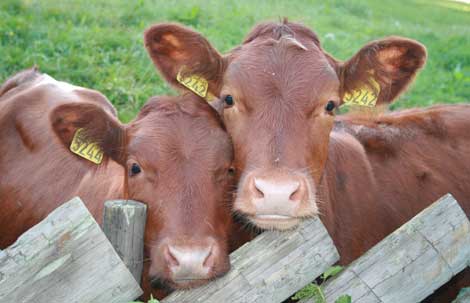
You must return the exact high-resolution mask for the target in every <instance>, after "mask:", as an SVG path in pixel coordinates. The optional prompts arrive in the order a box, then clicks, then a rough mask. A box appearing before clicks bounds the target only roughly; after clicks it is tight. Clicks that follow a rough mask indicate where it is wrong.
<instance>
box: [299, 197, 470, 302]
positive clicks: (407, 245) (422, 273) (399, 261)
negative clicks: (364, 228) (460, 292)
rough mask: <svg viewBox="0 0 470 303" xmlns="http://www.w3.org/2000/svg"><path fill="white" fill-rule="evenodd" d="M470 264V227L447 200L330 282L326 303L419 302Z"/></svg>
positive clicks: (412, 220)
mask: <svg viewBox="0 0 470 303" xmlns="http://www.w3.org/2000/svg"><path fill="white" fill-rule="evenodd" d="M469 259H470V222H469V220H468V218H467V216H466V215H465V213H464V212H463V210H462V209H461V208H460V206H459V205H458V203H457V201H456V200H455V199H454V198H453V197H452V196H451V195H450V194H448V195H446V196H444V197H442V198H441V199H440V200H438V201H437V202H435V203H434V204H432V205H431V206H429V207H428V208H427V209H425V210H423V211H422V212H421V213H419V214H418V215H417V216H415V217H414V218H413V219H411V220H410V221H409V222H408V223H406V224H405V225H403V226H401V227H400V228H399V229H397V230H396V231H395V232H394V233H392V234H391V235H389V236H388V237H386V238H385V239H384V240H383V241H381V242H380V243H378V244H377V245H376V246H374V247H373V248H372V249H370V250H369V251H368V252H367V253H366V254H364V255H363V256H361V257H360V258H359V259H357V260H356V261H354V262H353V263H351V264H350V265H349V266H348V267H347V268H346V269H345V270H344V271H343V272H342V273H340V274H339V275H338V276H337V277H335V278H334V279H333V280H331V281H328V282H327V283H326V285H325V287H324V292H325V295H326V299H327V302H335V300H336V299H337V298H338V297H339V296H341V295H344V294H348V295H350V296H351V297H352V302H360V303H365V302H367V303H372V302H384V303H385V302H386V303H388V302H390V303H392V302H393V303H395V302H400V303H406V302H410V303H411V302H413V303H414V302H420V301H421V300H423V299H424V298H426V297H427V296H428V295H430V294H432V293H433V292H434V291H435V290H436V289H437V288H439V287H440V286H441V285H443V284H445V283H446V282H447V281H449V280H450V279H451V278H452V276H454V275H456V274H457V273H459V272H460V271H461V270H463V269H465V267H466V266H467V262H468V260H469ZM302 302H313V300H304V301H302Z"/></svg>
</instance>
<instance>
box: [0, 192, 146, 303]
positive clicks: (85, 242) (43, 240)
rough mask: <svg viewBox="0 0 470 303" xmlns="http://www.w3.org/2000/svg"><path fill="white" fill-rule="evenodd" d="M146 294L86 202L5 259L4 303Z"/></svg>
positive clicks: (74, 203) (1, 274) (56, 217)
mask: <svg viewBox="0 0 470 303" xmlns="http://www.w3.org/2000/svg"><path fill="white" fill-rule="evenodd" d="M141 294H142V290H141V289H140V287H139V285H138V284H137V282H136V281H135V279H134V277H133V276H132V274H131V273H130V272H129V270H128V269H127V268H126V266H125V265H124V263H123V262H122V261H121V259H120V258H119V256H118V255H117V254H116V252H115V251H114V249H113V247H112V245H111V243H109V241H108V240H107V239H106V236H105V235H104V233H103V232H102V231H101V228H100V227H99V226H98V224H97V223H96V221H95V220H94V219H93V217H92V216H91V214H90V213H89V212H88V210H87V208H86V207H85V205H84V204H83V203H82V201H81V200H80V198H78V197H77V198H74V199H72V200H71V201H69V202H67V203H65V204H63V205H62V206H60V207H58V208H57V209H56V210H54V211H53V212H52V213H50V214H49V216H48V217H47V218H46V219H44V220H43V221H42V222H40V223H39V224H37V225H36V226H34V227H32V228H31V229H30V230H28V231H27V232H26V233H24V234H23V235H22V236H21V237H20V238H18V240H17V241H16V242H15V243H14V244H13V245H11V246H10V247H8V248H7V249H5V250H3V251H2V252H1V253H0V302H36V303H55V302H57V303H63V302H80V303H95V302H116V303H122V302H128V301H132V300H134V299H135V298H137V297H139V296H140V295H141Z"/></svg>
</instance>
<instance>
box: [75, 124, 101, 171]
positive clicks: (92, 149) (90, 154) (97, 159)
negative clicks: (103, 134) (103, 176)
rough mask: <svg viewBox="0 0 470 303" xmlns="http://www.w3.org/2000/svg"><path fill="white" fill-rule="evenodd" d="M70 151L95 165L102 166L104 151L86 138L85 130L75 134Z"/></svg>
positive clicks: (81, 129) (79, 130) (80, 129)
mask: <svg viewBox="0 0 470 303" xmlns="http://www.w3.org/2000/svg"><path fill="white" fill-rule="evenodd" d="M70 151H72V152H73V153H74V154H77V155H79V156H80V157H82V158H85V159H87V160H88V161H91V162H93V163H95V164H101V161H102V160H103V151H102V150H101V148H100V146H99V145H98V144H97V143H94V142H90V141H88V140H87V139H86V138H85V136H84V134H83V128H79V129H77V131H76V132H75V135H74V136H73V140H72V143H70Z"/></svg>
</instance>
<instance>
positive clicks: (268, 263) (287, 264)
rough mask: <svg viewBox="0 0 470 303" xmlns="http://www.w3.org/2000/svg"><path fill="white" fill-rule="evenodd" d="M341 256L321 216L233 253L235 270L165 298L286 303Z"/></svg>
mask: <svg viewBox="0 0 470 303" xmlns="http://www.w3.org/2000/svg"><path fill="white" fill-rule="evenodd" d="M338 258H339V256H338V252H337V250H336V247H335V246H334V245H333V241H332V240H331V238H330V236H329V235H328V232H327V231H326V229H325V227H324V226H323V224H322V223H321V221H320V220H319V219H316V218H315V219H312V220H308V221H305V222H303V223H302V225H301V226H300V227H299V228H297V229H295V230H292V231H288V232H277V231H267V232H264V233H262V234H261V235H259V236H258V237H256V238H255V239H254V240H253V241H251V242H249V243H247V244H245V245H244V246H242V247H241V248H239V249H238V250H237V251H235V252H234V253H232V254H231V255H230V260H231V265H232V269H231V270H230V272H229V273H227V274H226V275H225V276H223V277H222V278H220V279H217V280H215V281H214V282H212V283H210V284H207V285H205V286H202V287H199V288H196V289H192V290H188V291H177V292H175V293H173V294H171V295H170V296H168V297H167V298H165V299H164V300H163V301H162V302H164V303H169V302H175V303H186V302H187V303H196V302H204V303H211V302H214V303H220V302H231V303H236V302H240V303H241V302H243V303H250V302H257V303H263V302H266V303H276V302H282V301H284V300H285V299H287V298H289V297H290V295H291V294H293V293H294V292H296V291H297V290H299V289H300V288H302V287H303V286H304V285H306V284H307V283H308V282H310V281H312V280H313V279H315V278H316V277H317V276H319V275H320V274H321V273H322V272H324V271H325V270H326V269H328V268H329V267H330V266H331V265H332V264H334V263H335V262H336V261H337V260H338Z"/></svg>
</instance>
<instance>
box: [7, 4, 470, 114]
mask: <svg viewBox="0 0 470 303" xmlns="http://www.w3.org/2000/svg"><path fill="white" fill-rule="evenodd" d="M91 3H92V4H91ZM284 16H286V17H289V19H290V20H293V21H301V22H303V23H305V24H306V25H308V26H310V27H311V28H313V29H314V30H315V31H316V32H317V33H318V34H319V36H320V38H321V40H322V43H323V46H324V48H325V49H326V50H327V51H328V52H330V53H331V54H333V55H334V56H336V57H337V58H339V59H347V58H349V56H351V55H352V54H353V53H354V52H355V51H356V50H358V49H359V48H360V47H361V46H362V45H363V44H365V43H366V42H368V41H370V40H372V39H377V38H380V37H384V36H387V35H401V36H406V37H410V38H413V39H417V40H419V41H420V42H422V43H423V44H425V45H426V46H427V47H428V52H429V58H428V63H427V66H426V68H425V70H424V71H423V72H422V73H421V74H420V75H419V77H418V78H417V81H416V82H415V85H413V86H412V87H411V89H410V91H409V92H408V93H407V94H406V95H404V96H402V97H401V99H400V100H399V101H398V102H397V103H396V104H395V105H394V107H412V106H417V105H419V106H425V105H429V104H434V103H442V102H447V103H456V102H469V101H470V5H465V4H461V3H457V2H448V1H397V0H396V1H372V0H362V1H346V0H344V1H340V0H331V1H321V0H314V1H267V0H265V1H253V0H239V1H233V2H228V1H227V2H224V1H216V0H210V1H194V0H186V1H143V0H138V1H125V0H119V1H118V0H114V1H90V0H88V1H84V0H79V1H65V0H64V1H52V0H41V1H39V0H36V1H34V0H21V1H20V0H1V1H0V81H3V80H4V79H5V78H7V77H8V76H9V75H11V74H12V73H14V72H16V71H18V70H21V69H24V68H27V67H30V66H32V65H34V64H37V65H38V66H39V67H40V69H41V71H43V72H46V73H48V74H50V75H51V76H53V77H55V78H56V79H60V80H64V81H69V82H71V83H73V84H76V85H80V86H85V87H89V88H94V89H97V90H99V91H101V92H103V93H104V94H105V95H106V96H107V97H108V98H109V99H110V100H111V101H112V102H113V103H114V104H115V105H116V107H117V108H118V110H119V115H120V117H121V119H122V120H124V121H128V120H130V119H131V118H132V117H133V116H134V115H135V113H136V112H137V111H138V109H139V108H140V107H141V106H142V104H143V103H145V101H146V100H147V99H148V98H149V97H150V96H152V95H157V94H169V93H171V94H174V92H172V91H171V89H170V88H169V87H168V86H167V85H166V84H165V83H164V82H163V81H162V79H161V78H160V76H159V75H158V74H157V73H156V71H155V70H154V68H153V65H152V64H151V63H150V60H149V59H148V57H147V54H146V52H145V50H144V47H143V44H142V33H143V31H144V29H145V28H147V27H148V26H149V25H150V24H152V23H155V22H162V21H176V22H181V23H184V24H186V25H189V26H191V27H193V28H195V29H196V30H198V31H200V32H202V33H203V34H204V35H205V36H207V37H208V38H209V39H210V41H211V42H212V43H213V44H214V45H215V46H216V47H217V48H218V49H219V50H220V51H222V52H225V51H228V50H230V49H231V48H232V47H234V46H236V45H237V44H238V43H240V42H241V40H242V39H243V37H244V36H245V35H246V34H247V33H248V31H249V30H250V28H251V27H252V26H253V25H254V24H256V23H257V22H260V21H264V20H279V19H280V18H281V17H284Z"/></svg>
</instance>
